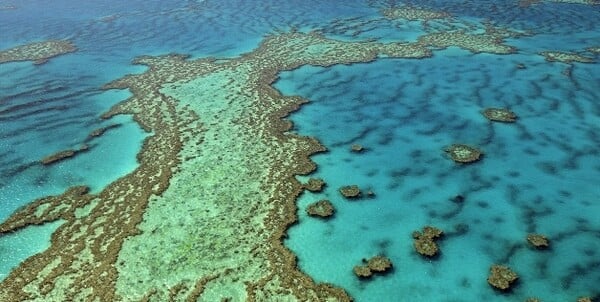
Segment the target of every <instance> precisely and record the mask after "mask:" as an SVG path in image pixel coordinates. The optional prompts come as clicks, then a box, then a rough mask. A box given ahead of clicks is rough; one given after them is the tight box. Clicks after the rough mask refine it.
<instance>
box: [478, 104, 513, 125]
mask: <svg viewBox="0 0 600 302" xmlns="http://www.w3.org/2000/svg"><path fill="white" fill-rule="evenodd" d="M482 114H483V116H485V117H486V118H487V119H488V120H490V121H494V122H503V123H514V122H515V121H516V120H517V115H516V114H515V113H514V112H512V111H510V110H508V109H507V108H486V109H485V110H483V112H482Z"/></svg>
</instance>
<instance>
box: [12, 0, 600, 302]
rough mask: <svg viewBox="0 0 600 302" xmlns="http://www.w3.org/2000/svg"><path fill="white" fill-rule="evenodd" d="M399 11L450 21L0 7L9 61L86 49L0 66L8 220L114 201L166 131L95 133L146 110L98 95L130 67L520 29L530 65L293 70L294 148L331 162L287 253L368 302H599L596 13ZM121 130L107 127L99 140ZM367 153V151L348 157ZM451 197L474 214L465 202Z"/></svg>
mask: <svg viewBox="0 0 600 302" xmlns="http://www.w3.org/2000/svg"><path fill="white" fill-rule="evenodd" d="M400 4H407V5H418V6H422V7H425V8H429V9H432V10H436V11H445V12H448V13H450V14H451V15H452V16H453V17H452V18H451V20H431V21H428V22H427V23H426V24H424V23H422V22H421V21H407V20H390V19H386V18H383V17H382V15H381V13H380V9H381V8H385V7H388V6H389V5H390V4H389V3H387V2H386V1H358V2H352V3H347V2H341V1H335V2H331V1H327V2H323V1H285V2H281V1H211V0H205V1H192V0H187V1H183V0H182V1H167V2H165V1H127V2H115V1H89V2H87V3H86V5H80V4H76V3H74V2H73V1H67V0H63V1H54V2H53V3H52V5H40V4H39V2H38V1H20V2H19V3H9V2H8V1H0V7H3V6H5V5H6V6H8V5H14V6H15V9H0V31H1V32H2V39H0V50H1V49H6V48H10V47H14V46H17V45H21V44H26V43H30V42H36V41H43V40H49V39H68V40H70V41H72V42H73V43H74V44H75V45H76V47H77V51H76V52H74V53H70V54H65V55H62V56H59V57H56V58H52V59H50V60H49V62H47V63H45V64H42V65H33V64H31V62H12V63H4V64H0V78H2V80H1V81H0V127H1V128H0V137H1V138H2V139H1V141H0V154H1V155H2V156H1V157H0V163H1V165H0V221H4V220H6V219H8V218H9V216H10V215H11V214H12V213H13V212H14V211H16V210H17V209H19V208H20V207H23V206H25V205H27V204H29V203H31V202H32V201H34V200H35V199H38V198H41V197H44V196H48V195H58V194H61V193H62V192H64V191H65V190H66V189H67V188H69V187H72V186H77V185H86V186H89V187H90V189H91V192H92V193H98V192H101V191H102V190H103V189H104V188H105V187H106V186H107V185H108V184H110V183H111V182H113V181H115V180H117V179H119V178H121V177H123V176H125V175H127V174H128V173H130V172H132V171H133V170H134V169H135V168H136V167H137V166H138V162H137V160H136V154H137V153H138V152H140V150H141V148H142V142H143V140H144V139H145V138H147V137H149V136H151V135H152V133H147V132H145V131H144V130H143V129H142V128H141V127H140V126H139V125H138V124H137V123H136V122H135V121H134V120H133V119H132V118H131V116H116V117H113V118H110V119H106V120H105V119H102V118H101V115H102V114H103V113H104V112H106V111H108V110H109V109H110V108H111V107H112V106H113V105H115V104H117V103H119V102H122V101H124V100H126V99H127V98H129V97H131V95H132V94H131V93H130V92H128V91H126V90H103V89H102V86H103V85H105V84H107V83H109V82H111V81H114V80H116V79H118V78H121V77H123V76H124V75H126V74H129V73H135V74H139V73H143V72H144V71H147V68H146V67H143V66H140V65H132V64H131V61H132V60H133V59H134V58H135V57H137V56H141V55H161V54H167V53H182V54H188V55H190V56H191V58H204V57H218V58H236V57H238V56H241V55H243V54H245V53H248V52H251V51H252V50H254V49H255V48H256V47H257V46H259V45H260V43H261V41H262V40H263V39H264V37H265V36H266V35H268V34H276V33H280V32H289V31H293V30H299V31H302V32H307V31H311V30H318V31H319V32H321V33H322V34H323V35H324V36H326V37H329V38H334V39H339V40H343V41H359V40H368V39H371V40H377V41H381V42H396V41H407V42H415V41H417V40H418V38H419V37H420V36H422V35H423V34H425V33H427V32H429V31H438V30H455V29H457V28H468V29H469V30H471V31H476V32H484V30H485V28H486V24H487V23H486V22H487V21H491V22H493V25H494V26H497V27H503V28H508V29H512V30H516V31H518V32H521V33H526V35H525V36H519V37H514V38H508V39H507V40H506V44H508V45H510V46H514V47H516V48H517V50H518V51H517V52H516V53H514V54H509V55H495V54H487V53H478V54H473V53H471V52H469V51H467V50H463V49H459V48H457V47H449V48H448V49H445V50H435V51H434V54H433V57H431V58H424V59H388V58H380V59H378V60H376V61H374V62H371V63H365V64H353V65H336V66H332V67H327V68H323V67H314V66H303V67H300V68H298V69H295V70H293V71H286V72H283V73H281V74H280V78H279V79H278V81H277V82H276V83H275V84H274V87H275V88H277V89H278V90H279V91H280V92H281V93H282V94H284V95H299V96H301V97H302V98H304V99H306V100H308V101H310V102H309V103H308V104H305V105H303V106H302V107H301V109H300V110H299V111H297V112H295V113H293V114H292V115H291V116H290V117H289V119H290V120H291V121H293V122H294V127H293V129H292V131H291V132H293V133H296V134H299V135H305V136H313V137H315V138H317V139H318V140H319V142H321V143H322V144H323V145H324V146H325V147H327V149H328V150H329V151H328V152H327V153H323V154H318V155H314V156H313V157H312V159H313V160H314V161H315V163H316V164H317V166H318V169H317V171H316V172H314V173H313V174H312V175H310V176H311V177H312V176H314V177H320V178H323V179H324V180H325V181H326V183H327V187H326V189H325V191H323V192H322V193H309V192H305V193H304V194H303V195H301V196H300V198H299V199H298V215H299V222H298V223H297V224H296V225H294V226H293V227H291V229H290V230H289V232H288V233H289V237H288V239H287V240H285V244H286V246H287V247H289V248H290V249H291V250H292V251H293V252H294V253H295V254H296V255H297V257H298V263H299V268H300V270H301V271H303V272H305V273H306V274H308V275H309V276H310V277H312V278H313V279H315V281H317V282H330V283H333V284H334V285H337V286H340V287H342V288H343V289H345V290H346V291H348V293H349V294H350V295H351V296H353V297H354V298H355V299H356V300H358V301H429V300H433V301H464V300H469V301H470V300H473V301H475V300H486V301H487V300H489V301H513V300H515V301H516V300H525V299H526V298H528V297H533V296H535V297H539V298H541V300H542V301H567V300H573V301H574V300H575V299H576V298H577V297H579V296H594V295H596V296H597V295H598V294H599V293H598V291H597V288H596V286H595V285H596V284H598V283H600V269H598V268H599V267H600V262H599V261H598V260H597V259H598V258H599V256H598V253H599V252H598V250H600V220H599V219H598V218H597V217H598V216H600V203H599V200H600V189H599V187H598V186H597V185H596V182H597V181H596V179H599V178H600V160H599V158H600V137H599V136H598V135H597V133H598V131H599V130H600V105H599V104H598V100H600V72H599V71H598V70H599V69H598V63H597V62H598V60H600V57H599V55H598V53H592V52H589V51H588V52H586V51H585V48H587V47H592V46H595V47H599V46H600V27H599V24H598V22H597V21H596V20H598V19H599V18H600V9H599V6H598V5H580V4H570V3H554V2H552V1H542V2H541V3H537V4H534V5H531V6H529V7H521V6H519V2H518V1H418V2H417V1H405V2H403V3H397V5H400ZM547 50H552V51H568V52H577V53H578V54H580V55H583V56H586V57H589V58H592V59H593V60H595V61H596V62H595V63H587V64H584V63H571V64H567V63H561V62H548V61H547V60H545V59H544V57H543V56H541V55H540V54H539V53H540V52H541V51H547ZM486 107H507V108H510V109H511V110H512V111H514V112H515V113H516V114H517V115H518V121H517V123H514V124H503V123H492V122H489V121H488V120H486V119H485V118H484V117H483V115H481V111H482V110H483V109H484V108H486ZM200 119H202V117H200ZM107 126H110V127H113V128H110V129H109V130H107V131H106V132H105V133H104V134H103V135H102V136H100V137H97V138H93V139H90V138H89V137H88V135H89V134H90V133H91V132H92V131H94V130H96V129H99V128H102V127H107ZM355 143H358V144H362V145H363V146H364V147H365V148H366V151H365V152H363V153H353V152H350V146H351V145H352V144H355ZM453 143H465V144H469V145H473V146H477V147H479V148H481V149H482V150H483V151H484V157H483V159H482V160H481V161H480V162H477V163H474V164H469V165H460V164H455V163H454V162H452V161H451V160H450V159H448V158H447V156H446V155H445V154H444V152H443V148H444V147H445V146H448V145H450V144H453ZM82 144H86V145H88V147H89V149H88V150H87V151H86V152H81V153H78V154H77V155H76V156H75V157H73V158H72V159H67V160H65V161H61V162H59V163H57V164H54V165H50V166H44V165H41V164H40V163H39V161H40V160H41V159H42V158H44V157H45V156H48V155H50V154H53V153H56V152H58V151H61V150H66V149H78V148H80V147H81V146H82ZM298 178H299V179H301V180H303V181H304V180H306V179H307V177H305V176H299V177H298ZM348 184H357V185H359V186H360V187H361V188H363V189H364V190H372V191H373V192H375V194H376V195H375V197H373V198H365V199H361V200H357V201H347V200H345V199H343V198H342V196H341V195H340V194H339V193H338V192H337V189H338V188H339V187H341V186H344V185H348ZM456 195H462V196H464V197H465V200H464V202H461V203H457V202H453V201H452V198H453V197H454V196H456ZM322 198H327V199H329V200H331V201H332V203H333V204H334V206H335V207H336V210H337V212H336V214H335V217H333V218H332V219H329V220H319V219H315V218H312V217H308V216H307V215H306V214H305V209H306V207H307V205H308V204H309V203H311V202H313V201H316V200H318V199H322ZM181 215H182V216H183V215H186V214H185V213H181ZM429 224H431V225H435V226H437V227H440V228H441V229H443V230H444V231H445V233H446V236H445V238H444V239H442V240H441V241H440V248H441V251H442V252H441V256H440V257H438V258H435V259H425V258H423V257H421V256H419V255H417V254H416V253H415V252H414V249H413V246H412V239H411V233H412V232H413V231H414V230H418V229H420V228H421V227H423V226H425V225H429ZM59 225H60V224H59V223H47V224H43V225H41V226H39V227H38V226H35V227H31V226H30V227H26V228H24V229H21V230H19V231H18V232H17V233H14V234H6V235H5V234H2V237H0V240H1V243H2V249H0V258H3V259H8V260H9V261H5V262H2V263H1V265H0V279H2V278H4V277H6V275H7V274H8V273H9V272H10V271H11V270H12V269H13V268H14V267H16V266H17V265H18V263H19V262H20V261H24V260H25V259H27V258H28V257H30V256H32V255H34V254H36V253H40V252H42V251H43V250H44V249H46V248H48V246H49V245H50V242H49V240H50V234H51V233H52V232H53V231H54V230H55V229H56V228H58V227H59ZM19 232H23V234H19ZM528 233H542V234H544V235H546V236H548V237H549V238H550V240H551V248H550V249H549V250H545V251H538V250H535V249H533V248H531V247H529V246H528V245H527V242H526V240H525V237H526V236H527V234H528ZM22 238H29V239H25V240H24V239H22ZM16 245H18V246H19V247H18V249H17V248H14V246H16ZM377 254H384V255H386V256H388V257H389V258H390V259H391V260H392V262H393V263H394V270H393V272H391V273H389V274H386V275H385V276H377V277H375V278H373V279H372V280H368V281H365V280H360V279H358V278H357V277H356V276H354V275H353V273H352V268H353V267H354V266H355V265H357V264H360V262H361V259H363V258H369V257H371V256H374V255H377ZM3 255H10V257H7V256H3ZM493 263H501V264H506V265H509V266H510V267H511V268H512V269H514V270H515V271H516V272H517V273H518V274H519V275H520V282H519V284H518V285H517V286H516V287H515V289H514V290H513V291H512V293H510V294H505V293H500V292H497V291H494V290H492V288H491V287H489V285H487V284H486V277H487V275H488V270H489V266H490V265H491V264H493ZM234 300H235V299H234Z"/></svg>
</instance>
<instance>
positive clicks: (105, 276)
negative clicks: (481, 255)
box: [0, 32, 511, 301]
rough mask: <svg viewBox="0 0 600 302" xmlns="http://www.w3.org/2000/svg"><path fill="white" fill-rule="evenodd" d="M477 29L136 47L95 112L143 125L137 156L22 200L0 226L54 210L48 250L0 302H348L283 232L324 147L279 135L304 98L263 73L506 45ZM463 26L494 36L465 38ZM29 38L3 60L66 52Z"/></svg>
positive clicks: (36, 219) (25, 267)
mask: <svg viewBox="0 0 600 302" xmlns="http://www.w3.org/2000/svg"><path fill="white" fill-rule="evenodd" d="M451 35H454V34H451ZM485 35H487V34H476V35H473V34H468V33H462V34H461V35H460V38H461V39H462V38H464V39H466V40H461V39H458V38H456V37H454V36H451V37H450V38H448V39H444V38H443V35H441V36H439V34H436V36H435V37H429V38H427V39H423V40H422V41H420V42H418V43H409V42H395V43H380V42H374V41H360V42H347V41H337V40H332V39H328V38H326V37H324V36H323V35H320V34H318V33H315V32H312V33H300V32H292V33H279V34H275V35H271V36H268V37H266V38H265V39H264V40H263V41H262V42H261V43H260V45H259V47H258V48H257V49H255V50H254V51H251V52H249V53H246V54H245V55H243V56H240V57H235V58H230V59H226V58H225V59H220V60H218V61H217V60H216V59H214V58H203V59H194V60H188V57H187V56H184V55H176V54H171V55H165V56H159V57H151V56H142V57H138V58H137V59H135V60H134V63H135V64H140V65H146V66H148V68H147V70H146V71H145V72H143V73H140V74H131V75H127V76H125V77H123V78H121V79H119V80H116V81H113V82H111V83H109V84H107V85H106V86H105V87H104V88H105V89H129V91H130V92H131V94H132V96H131V97H130V98H128V99H127V100H125V101H124V102H122V103H119V104H117V105H115V106H114V107H113V108H111V109H110V111H109V112H107V113H106V114H104V115H103V118H106V119H108V118H111V117H112V116H115V115H120V114H130V115H132V116H133V118H134V119H135V121H136V122H137V123H138V124H139V125H140V126H141V127H142V128H143V129H144V130H145V131H146V132H148V133H149V134H150V135H148V137H147V138H146V139H145V140H144V144H143V146H142V149H141V151H140V153H139V154H138V156H137V159H138V162H139V165H138V166H137V168H136V169H135V170H134V171H132V172H131V173H129V174H127V175H125V176H123V177H121V178H119V179H117V180H116V181H114V182H113V183H111V184H110V185H108V186H106V187H105V188H103V189H102V190H101V191H100V192H97V193H90V192H88V190H87V189H86V188H79V187H76V188H71V189H69V190H67V191H66V192H64V193H63V194H61V195H58V196H50V197H45V198H41V199H39V200H36V201H34V202H33V203H31V204H29V205H27V206H26V207H23V208H21V209H19V210H18V211H16V212H15V213H14V214H13V215H12V216H11V217H10V218H9V219H7V220H6V221H5V222H3V223H2V224H0V234H3V233H8V232H14V231H16V230H19V229H22V228H25V227H27V226H29V225H36V224H43V223H46V222H51V221H56V220H59V219H60V220H64V221H65V222H64V223H63V225H61V227H60V228H58V229H57V230H56V232H55V233H54V234H53V236H52V239H51V245H50V247H49V248H48V249H46V250H45V251H43V252H41V253H39V254H36V255H34V256H32V257H30V258H28V259H27V260H26V261H24V262H22V263H21V264H20V265H19V267H18V268H16V269H14V270H13V271H11V273H10V274H9V275H8V276H7V277H6V278H5V279H4V281H3V282H2V286H0V300H3V301H23V300H39V301H88V300H89V301H94V300H102V301H120V300H123V299H124V297H126V298H127V299H130V300H149V301H168V300H190V301H196V300H198V297H200V296H202V295H203V293H204V292H207V291H209V292H224V291H225V287H226V291H227V296H228V297H230V296H234V295H235V296H236V299H237V300H247V301H256V300H259V301H260V300H265V297H269V298H270V299H272V300H286V301H288V300H289V301H294V300H300V301H326V300H337V301H349V300H350V297H349V296H348V295H347V294H346V293H345V292H344V291H343V290H342V289H340V288H336V287H333V286H332V285H329V284H319V283H315V282H314V280H312V279H311V278H309V277H308V276H306V275H305V274H304V273H302V272H300V271H299V270H298V268H297V264H296V257H295V256H294V255H293V254H292V253H291V252H290V251H289V250H288V249H286V248H285V246H284V245H283V243H282V238H284V237H285V236H286V230H287V228H288V227H289V226H290V225H291V224H293V223H294V222H295V221H296V219H297V217H296V212H297V211H296V210H297V208H296V204H295V201H296V197H297V196H299V195H300V194H301V192H302V190H303V189H305V188H304V186H303V185H302V184H301V183H299V182H298V181H297V180H296V178H295V177H296V176H297V175H307V174H308V173H310V172H312V171H313V170H314V169H315V165H314V163H313V162H311V161H310V159H309V156H310V155H312V154H314V153H317V152H323V151H324V150H325V148H324V147H323V146H322V145H321V144H319V143H318V142H317V141H316V140H315V139H312V138H309V137H302V136H297V135H294V134H291V133H286V132H287V131H289V130H290V128H291V123H289V122H286V121H284V120H282V118H284V117H286V116H287V115H288V114H289V113H290V112H292V111H294V110H297V109H298V108H299V106H300V105H301V104H303V103H305V102H306V101H305V100H303V99H301V98H299V97H284V96H282V95H281V94H279V92H277V91H276V90H275V89H273V88H272V87H271V84H272V83H273V82H274V81H275V80H276V79H277V74H278V73H280V72H281V71H284V70H292V69H295V68H298V67H299V66H302V65H314V66H323V67H327V66H331V65H333V64H351V63H358V62H370V61H372V60H375V59H377V58H379V57H397V58H407V59H408V58H413V59H417V58H426V57H429V56H431V55H432V50H431V49H429V47H431V46H434V47H440V46H439V45H446V46H452V45H451V43H452V42H456V43H458V45H455V46H458V47H463V48H465V47H467V49H472V50H473V52H481V51H492V52H495V53H498V52H500V53H502V52H505V51H506V50H507V48H508V49H511V48H510V47H508V46H506V45H504V44H503V41H502V38H501V37H500V38H499V37H498V36H496V35H494V36H493V37H492V39H488V38H485V37H484V36H485ZM471 38H474V39H475V40H482V41H486V42H489V43H494V45H495V46H494V48H491V47H490V45H489V44H485V45H480V46H477V45H474V44H473V43H474V42H476V41H469V39H471ZM440 41H443V42H440ZM434 44H435V45H434ZM436 45H437V46H436ZM29 48H31V50H32V51H31V52H32V54H31V55H26V51H25V50H27V48H23V49H21V48H18V49H12V50H9V51H4V52H2V60H4V62H8V61H14V60H35V61H36V62H38V63H43V62H45V61H46V60H47V59H48V58H51V57H52V56H55V55H58V54H62V53H66V52H69V51H74V46H73V45H71V44H70V43H68V42H65V43H56V44H54V43H46V44H39V45H36V44H33V45H30V46H29ZM36 49H37V50H36ZM2 60H0V61H2ZM224 150H227V152H223V151H224ZM356 189H357V190H356V191H358V194H356V193H355V194H356V195H355V196H359V195H360V194H359V193H360V190H358V187H356ZM174 213H178V214H179V213H189V215H186V216H185V219H182V218H181V215H174ZM240 221H244V223H240ZM115 225H116V226H118V227H114V226H115ZM199 225H202V226H203V227H198V226H199ZM232 259H235V262H234V263H232ZM367 267H368V266H367ZM369 270H371V269H370V268H369ZM165 280H168V281H165ZM176 298H177V299H176Z"/></svg>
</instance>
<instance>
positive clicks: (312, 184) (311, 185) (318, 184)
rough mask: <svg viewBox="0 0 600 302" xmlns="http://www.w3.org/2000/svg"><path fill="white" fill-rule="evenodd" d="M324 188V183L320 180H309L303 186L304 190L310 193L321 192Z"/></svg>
mask: <svg viewBox="0 0 600 302" xmlns="http://www.w3.org/2000/svg"><path fill="white" fill-rule="evenodd" d="M324 187H325V181H323V180H322V179H320V178H310V179H309V180H308V182H307V183H306V184H305V185H304V188H305V189H306V190H309V191H311V192H321V191H323V188H324Z"/></svg>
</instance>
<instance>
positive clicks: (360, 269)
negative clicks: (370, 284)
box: [353, 265, 373, 278]
mask: <svg viewBox="0 0 600 302" xmlns="http://www.w3.org/2000/svg"><path fill="white" fill-rule="evenodd" d="M353 271H354V274H355V275H356V276H358V277H359V278H370V277H371V276H373V272H372V271H371V269H370V268H369V267H368V266H366V265H357V266H355V267H354V269H353Z"/></svg>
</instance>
